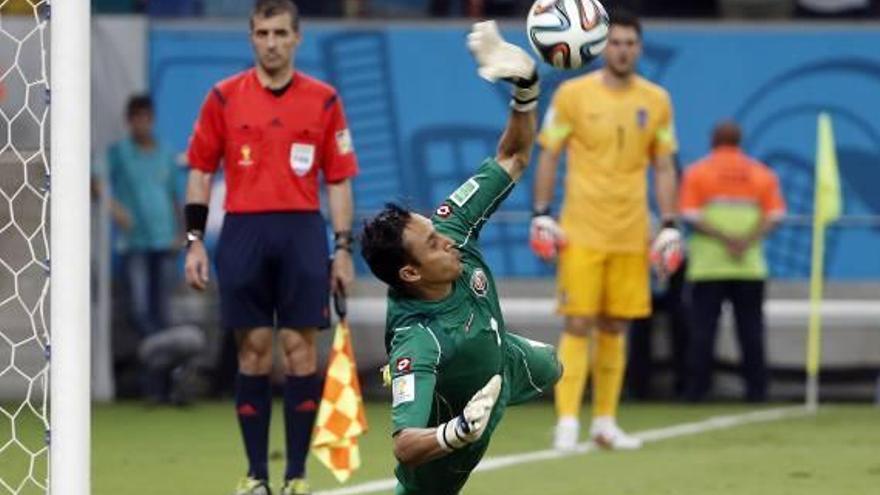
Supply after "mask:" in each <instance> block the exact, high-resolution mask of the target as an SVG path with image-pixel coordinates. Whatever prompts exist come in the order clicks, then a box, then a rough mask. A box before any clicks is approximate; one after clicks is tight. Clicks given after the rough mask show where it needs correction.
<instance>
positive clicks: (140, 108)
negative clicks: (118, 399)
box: [107, 95, 181, 401]
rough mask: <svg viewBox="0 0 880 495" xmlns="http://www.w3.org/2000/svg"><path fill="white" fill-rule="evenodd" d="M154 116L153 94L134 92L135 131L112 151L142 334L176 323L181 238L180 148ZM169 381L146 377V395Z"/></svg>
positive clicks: (121, 242) (113, 189)
mask: <svg viewBox="0 0 880 495" xmlns="http://www.w3.org/2000/svg"><path fill="white" fill-rule="evenodd" d="M154 117H155V114H154V109H153V103H152V100H151V99H150V97H149V96H145V95H136V96H132V97H131V98H130V99H129V101H128V105H127V108H126V119H127V124H128V130H129V135H128V137H126V138H124V139H122V140H120V141H118V142H116V143H114V144H112V145H111V146H110V148H109V149H108V150H107V174H108V176H109V183H110V195H111V200H110V205H111V206H110V208H111V215H112V217H113V220H114V223H115V224H116V226H117V227H118V236H117V244H116V245H117V248H118V250H119V253H120V255H121V257H122V266H123V272H124V277H125V282H126V285H127V288H128V291H129V300H130V304H129V308H130V318H131V323H132V325H133V326H134V327H135V329H136V330H137V332H138V333H139V334H140V335H141V336H142V337H147V336H150V335H153V334H155V333H157V332H159V331H161V330H163V329H165V328H167V327H168V326H169V324H170V316H169V302H170V297H171V294H172V293H173V284H174V280H175V277H176V268H175V261H176V257H177V251H178V249H177V248H178V246H179V244H180V242H179V241H180V239H181V227H180V222H179V220H178V218H177V215H176V212H177V211H179V208H178V207H177V200H176V196H177V194H176V189H177V187H176V184H177V174H178V168H179V167H178V166H177V164H176V160H175V155H174V153H173V152H172V151H171V150H170V149H169V148H168V147H166V146H164V145H163V144H162V143H161V142H159V141H158V140H157V139H156V136H155V133H154V130H153V124H154ZM165 382H166V380H165V379H164V378H163V377H144V381H143V387H144V390H143V392H144V394H145V395H146V396H147V397H148V398H149V399H151V400H158V401H164V400H166V399H167V385H166V384H165Z"/></svg>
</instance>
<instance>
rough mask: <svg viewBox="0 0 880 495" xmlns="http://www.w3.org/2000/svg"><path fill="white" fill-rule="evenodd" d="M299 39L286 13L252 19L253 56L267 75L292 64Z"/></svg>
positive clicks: (291, 20)
mask: <svg viewBox="0 0 880 495" xmlns="http://www.w3.org/2000/svg"><path fill="white" fill-rule="evenodd" d="M300 39H301V38H300V34H299V32H297V31H295V30H294V29H293V19H292V18H291V17H290V14H289V13H287V12H284V13H281V14H277V15H273V16H272V17H263V16H259V15H257V16H254V17H253V27H252V28H251V43H252V44H253V46H254V54H255V55H256V57H257V63H258V64H259V65H260V67H262V68H263V70H264V71H266V72H267V73H269V74H275V73H277V72H278V71H281V70H284V69H286V68H287V67H289V66H290V65H291V64H292V63H293V56H294V52H295V51H296V48H297V46H299V42H300Z"/></svg>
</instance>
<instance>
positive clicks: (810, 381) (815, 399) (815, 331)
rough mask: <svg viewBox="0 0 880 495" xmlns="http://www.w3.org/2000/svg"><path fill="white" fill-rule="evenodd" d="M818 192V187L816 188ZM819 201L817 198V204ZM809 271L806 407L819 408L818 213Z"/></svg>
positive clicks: (821, 233)
mask: <svg viewBox="0 0 880 495" xmlns="http://www.w3.org/2000/svg"><path fill="white" fill-rule="evenodd" d="M817 190H818V187H817ZM819 201H821V200H820V199H818V198H817V202H816V203H817V206H818V202H819ZM812 258H813V259H812V263H811V269H810V321H809V330H808V334H807V391H806V406H807V409H808V410H811V411H815V410H816V409H817V408H818V407H819V362H820V357H821V356H820V352H821V342H822V274H823V273H824V265H825V263H824V261H825V224H824V223H823V222H822V219H821V216H820V215H819V214H818V212H814V213H813V254H812Z"/></svg>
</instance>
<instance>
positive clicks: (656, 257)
mask: <svg viewBox="0 0 880 495" xmlns="http://www.w3.org/2000/svg"><path fill="white" fill-rule="evenodd" d="M682 261H684V252H683V248H682V243H681V232H679V230H678V228H676V227H675V225H674V224H673V223H672V222H666V223H665V224H664V227H663V228H662V229H660V232H658V233H657V236H656V237H655V238H654V242H653V244H651V264H652V265H653V266H654V270H655V271H656V272H657V276H659V277H660V278H667V277H669V276H670V275H672V274H673V273H675V272H677V271H678V269H679V268H680V267H681V264H682Z"/></svg>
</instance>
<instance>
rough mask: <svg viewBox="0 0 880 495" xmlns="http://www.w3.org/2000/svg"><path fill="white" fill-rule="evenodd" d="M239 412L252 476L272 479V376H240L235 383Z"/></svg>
mask: <svg viewBox="0 0 880 495" xmlns="http://www.w3.org/2000/svg"><path fill="white" fill-rule="evenodd" d="M235 411H236V413H237V414H238V424H239V426H241V436H242V438H243V439H244V449H245V451H246V452H247V458H248V476H250V477H251V478H255V479H258V480H268V479H269V463H268V456H269V420H270V418H271V417H272V390H271V387H270V383H269V375H259V376H248V375H243V374H241V373H239V374H238V377H237V380H236V382H235Z"/></svg>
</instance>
